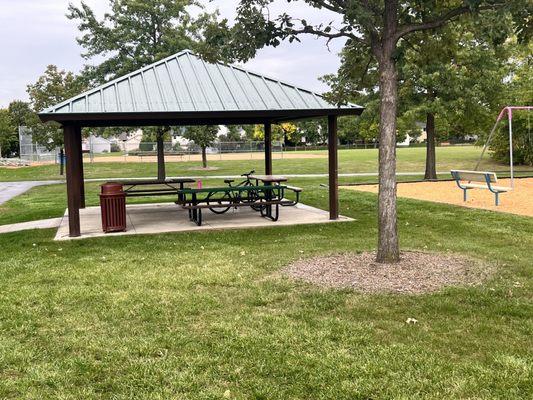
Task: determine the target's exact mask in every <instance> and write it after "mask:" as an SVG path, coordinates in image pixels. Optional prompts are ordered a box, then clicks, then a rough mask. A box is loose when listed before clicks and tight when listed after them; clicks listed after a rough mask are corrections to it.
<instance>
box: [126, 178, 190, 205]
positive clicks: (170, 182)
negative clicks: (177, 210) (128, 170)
mask: <svg viewBox="0 0 533 400" xmlns="http://www.w3.org/2000/svg"><path fill="white" fill-rule="evenodd" d="M194 182H196V181H195V180H194V179H191V178H172V179H134V180H125V181H118V182H117V183H120V184H121V185H122V186H123V187H124V193H125V195H126V196H127V197H137V196H164V195H169V194H177V195H178V199H179V200H181V199H182V198H183V196H182V195H181V194H180V193H179V191H180V190H183V189H184V188H185V184H186V183H194ZM154 186H155V187H154Z"/></svg>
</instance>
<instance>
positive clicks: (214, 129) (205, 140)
mask: <svg viewBox="0 0 533 400" xmlns="http://www.w3.org/2000/svg"><path fill="white" fill-rule="evenodd" d="M218 130H219V127H218V125H207V126H188V127H186V128H185V129H184V130H183V137H184V138H185V139H188V140H191V141H193V142H194V144H196V145H197V146H199V147H200V148H201V150H202V166H203V167H204V168H207V148H208V147H209V146H210V145H211V144H212V143H213V142H214V141H215V140H216V138H217V134H218Z"/></svg>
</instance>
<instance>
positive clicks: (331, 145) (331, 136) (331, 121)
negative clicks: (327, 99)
mask: <svg viewBox="0 0 533 400" xmlns="http://www.w3.org/2000/svg"><path fill="white" fill-rule="evenodd" d="M328 162H329V219H338V218H339V171H338V169H339V167H338V159H337V117H336V116H335V115H329V116H328Z"/></svg>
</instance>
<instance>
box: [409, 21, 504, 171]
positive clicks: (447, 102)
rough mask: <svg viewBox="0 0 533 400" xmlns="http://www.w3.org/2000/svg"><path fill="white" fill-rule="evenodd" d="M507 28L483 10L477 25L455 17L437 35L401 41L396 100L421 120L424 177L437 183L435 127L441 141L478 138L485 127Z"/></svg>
mask: <svg viewBox="0 0 533 400" xmlns="http://www.w3.org/2000/svg"><path fill="white" fill-rule="evenodd" d="M510 25H511V24H509V21H508V20H507V18H501V16H497V15H495V13H489V12H487V13H486V16H485V18H484V19H483V20H481V21H472V20H471V19H467V18H461V19H459V20H458V21H455V22H454V23H452V24H451V25H449V26H448V27H446V28H444V29H441V30H440V31H439V32H437V33H434V34H431V35H430V34H428V32H420V33H419V34H418V35H415V36H413V38H412V40H409V42H407V41H405V42H404V43H403V44H404V47H405V49H404V56H403V60H402V65H401V67H400V75H401V76H402V78H401V79H403V81H404V84H403V85H402V88H401V91H400V98H402V99H403V100H404V102H405V103H407V104H408V107H409V110H408V111H409V113H411V114H413V115H417V114H418V118H419V119H420V120H425V121H426V133H427V139H426V142H427V156H426V171H425V179H437V171H436V154H435V145H436V140H437V137H438V136H437V127H440V128H443V129H442V130H441V134H440V136H441V138H442V139H446V138H450V136H456V137H461V138H463V137H465V136H467V135H471V136H473V135H476V136H481V135H483V132H485V131H487V130H488V129H490V124H491V121H492V119H493V118H492V117H491V116H492V115H494V114H497V112H498V110H499V109H500V108H501V105H502V101H503V93H504V92H505V86H506V85H505V81H504V78H505V77H506V75H508V73H509V70H508V68H507V65H506V64H507V60H508V58H509V57H508V51H507V47H508V46H506V45H505V41H506V39H507V37H508V36H509V34H511V33H512V32H511V30H510V29H509V26H510ZM487 26H490V27H491V28H492V29H491V30H486V29H485V28H486V27H487ZM479 71H483V73H482V74H480V73H479Z"/></svg>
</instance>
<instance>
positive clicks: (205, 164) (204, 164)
mask: <svg viewBox="0 0 533 400" xmlns="http://www.w3.org/2000/svg"><path fill="white" fill-rule="evenodd" d="M202 166H203V167H204V168H207V147H205V146H202Z"/></svg>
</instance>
